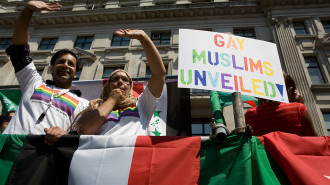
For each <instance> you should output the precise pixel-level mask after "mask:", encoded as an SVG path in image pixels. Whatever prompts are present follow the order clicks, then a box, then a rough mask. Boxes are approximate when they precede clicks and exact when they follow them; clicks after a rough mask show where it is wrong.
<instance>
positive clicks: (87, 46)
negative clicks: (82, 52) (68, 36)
mask: <svg viewBox="0 0 330 185" xmlns="http://www.w3.org/2000/svg"><path fill="white" fill-rule="evenodd" d="M90 48H91V44H90V43H86V44H85V45H84V47H83V49H90Z"/></svg>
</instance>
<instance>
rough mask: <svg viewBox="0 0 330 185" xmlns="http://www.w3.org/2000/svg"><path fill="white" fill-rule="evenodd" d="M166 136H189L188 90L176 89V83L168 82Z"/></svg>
mask: <svg viewBox="0 0 330 185" xmlns="http://www.w3.org/2000/svg"><path fill="white" fill-rule="evenodd" d="M166 85H167V86H166V87H167V117H166V135H167V136H191V112H190V89H188V88H178V82H177V81H175V82H168V83H166Z"/></svg>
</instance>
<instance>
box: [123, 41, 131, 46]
mask: <svg viewBox="0 0 330 185" xmlns="http://www.w3.org/2000/svg"><path fill="white" fill-rule="evenodd" d="M121 45H122V46H129V41H123V42H122V44H121Z"/></svg>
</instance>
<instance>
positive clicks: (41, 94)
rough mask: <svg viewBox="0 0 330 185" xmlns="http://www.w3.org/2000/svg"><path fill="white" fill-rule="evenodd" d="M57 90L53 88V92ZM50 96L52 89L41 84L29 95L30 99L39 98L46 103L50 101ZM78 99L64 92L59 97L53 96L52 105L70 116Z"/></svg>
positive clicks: (57, 91)
mask: <svg viewBox="0 0 330 185" xmlns="http://www.w3.org/2000/svg"><path fill="white" fill-rule="evenodd" d="M59 92H60V91H59V90H54V94H56V93H59ZM51 96H52V89H51V88H48V87H46V86H45V85H41V86H40V87H38V88H36V89H35V90H34V93H33V94H32V96H31V100H39V101H43V102H46V103H49V102H50V97H51ZM78 103H79V101H78V100H76V99H75V98H73V97H72V96H70V95H68V93H65V94H63V95H61V96H59V97H54V100H53V102H52V105H53V106H54V107H57V108H58V109H60V110H62V111H64V112H66V113H67V114H68V116H71V115H72V113H73V112H74V110H75V109H76V107H77V105H78Z"/></svg>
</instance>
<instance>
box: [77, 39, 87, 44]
mask: <svg viewBox="0 0 330 185" xmlns="http://www.w3.org/2000/svg"><path fill="white" fill-rule="evenodd" d="M84 41H85V39H84V38H78V39H77V44H78V43H79V44H80V43H84Z"/></svg>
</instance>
